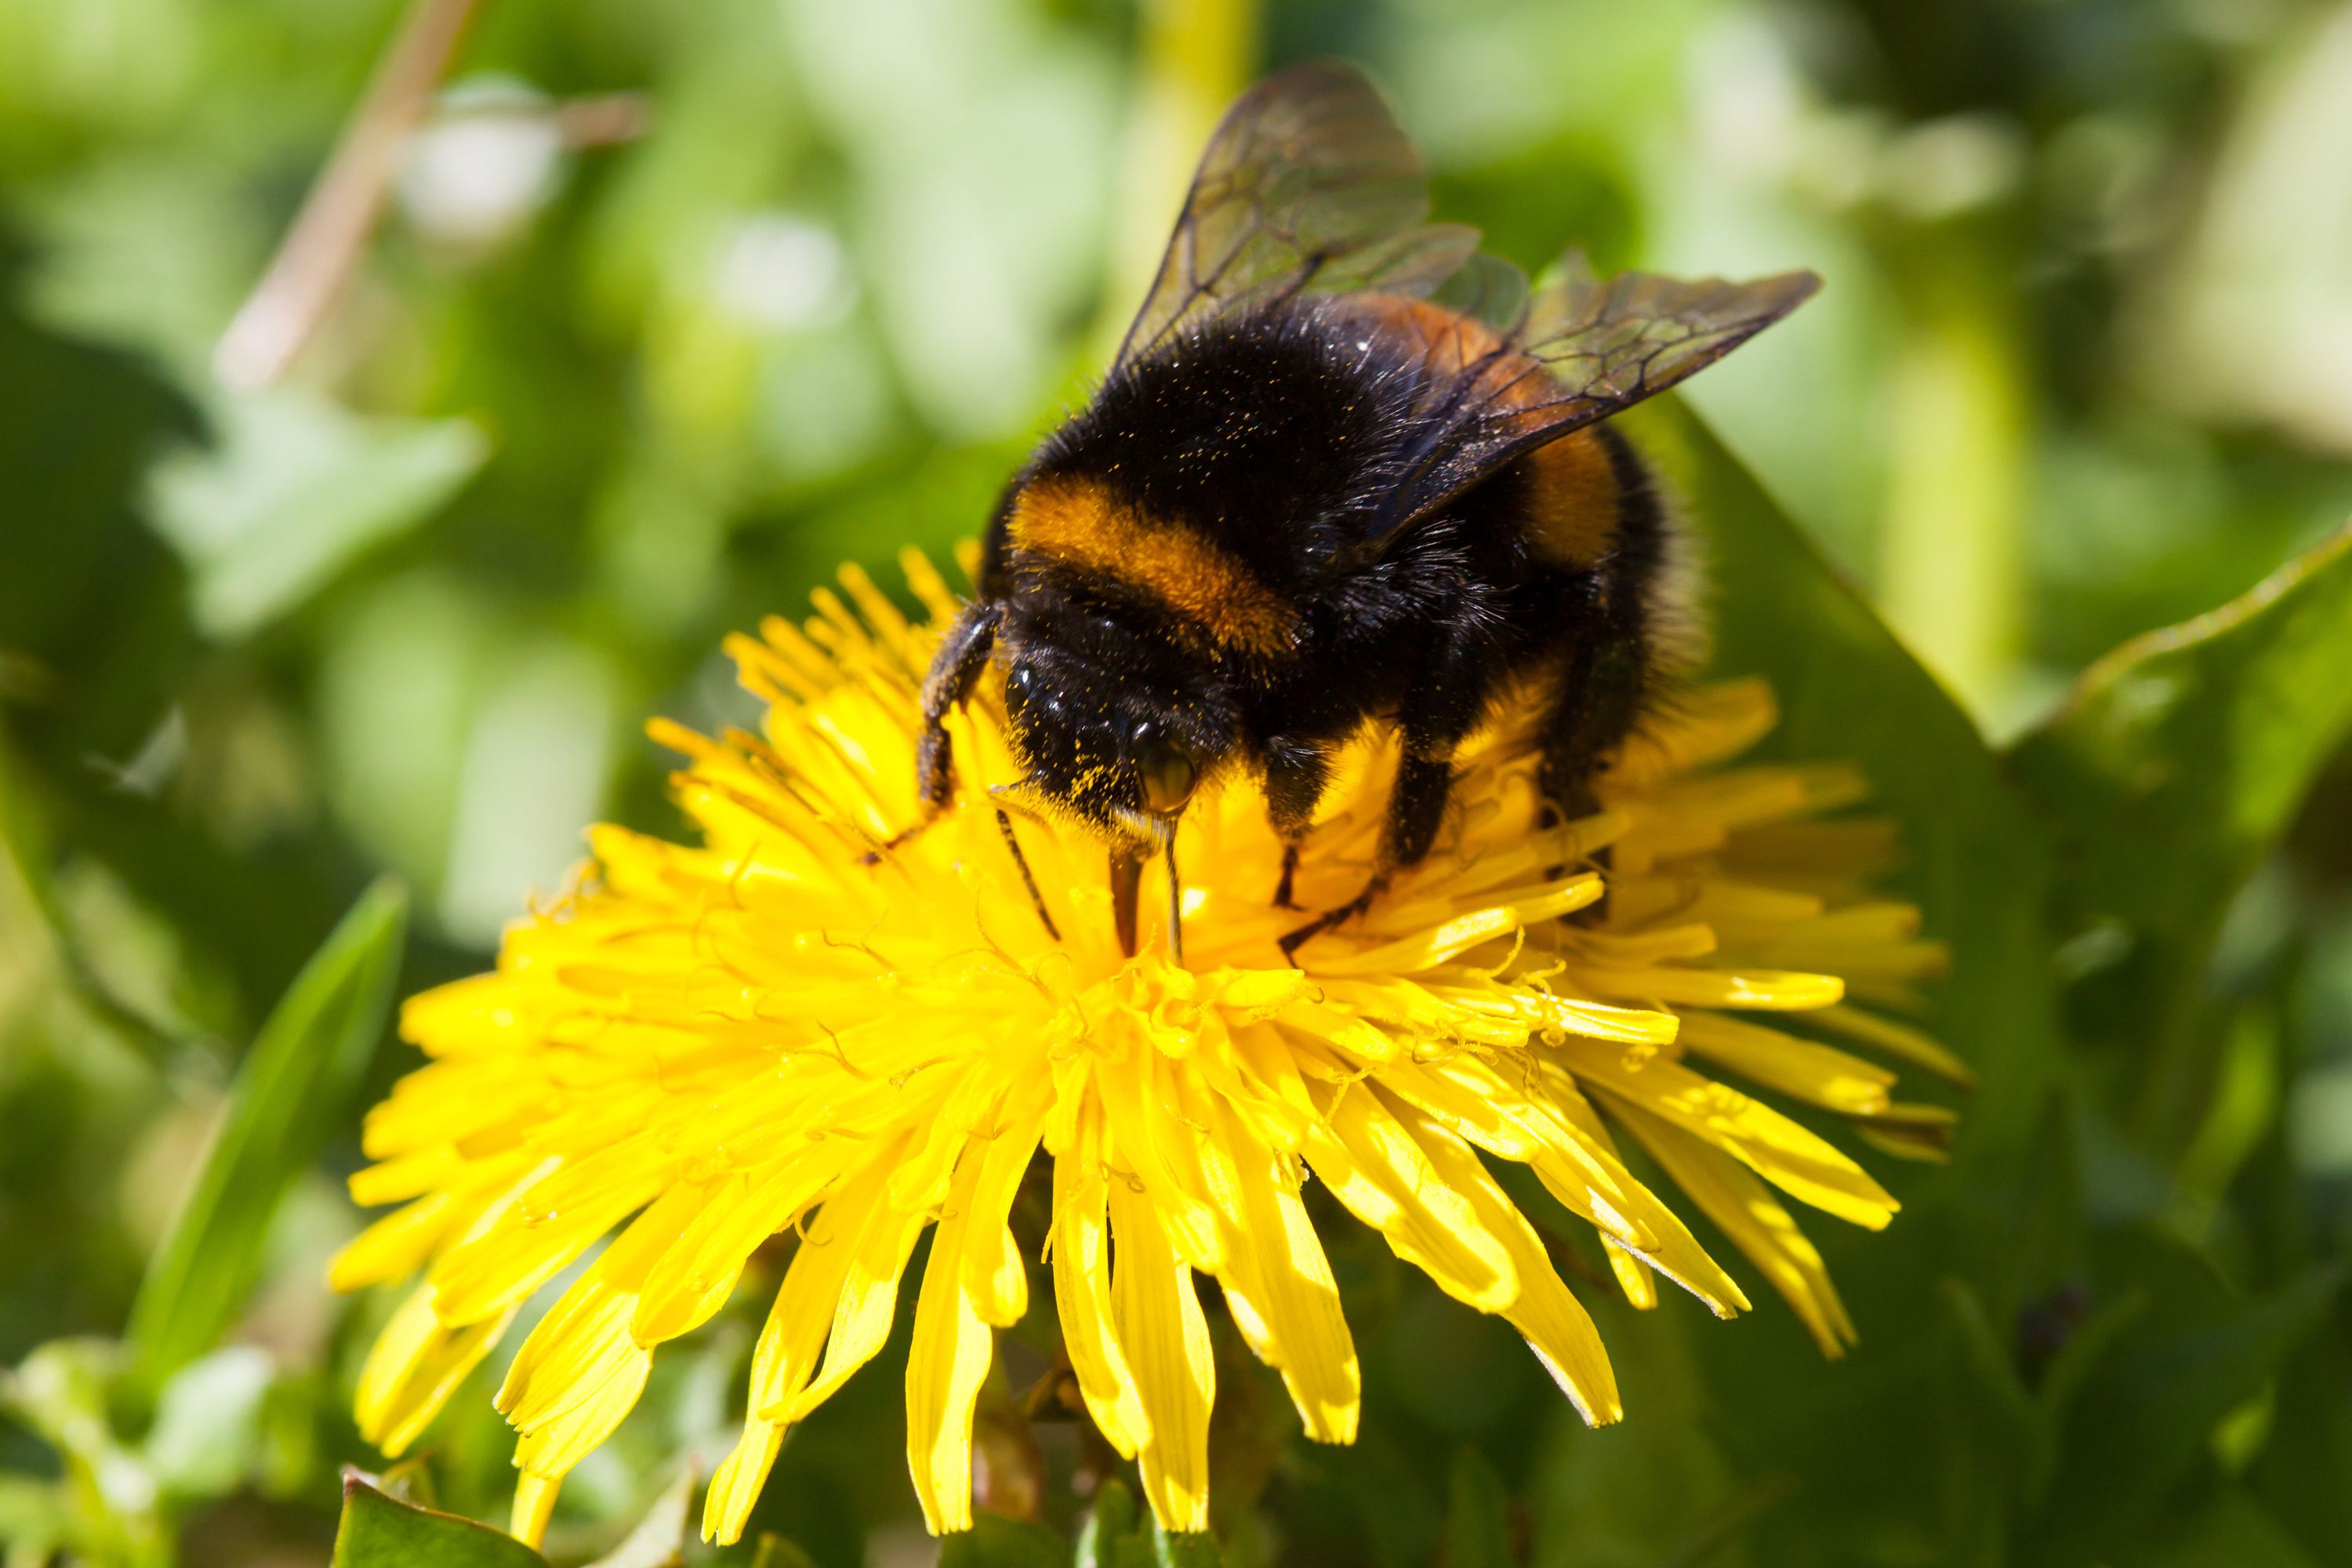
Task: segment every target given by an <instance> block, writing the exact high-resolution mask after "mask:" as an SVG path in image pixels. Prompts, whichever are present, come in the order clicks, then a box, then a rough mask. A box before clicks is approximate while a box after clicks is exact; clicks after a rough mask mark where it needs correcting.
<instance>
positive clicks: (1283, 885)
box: [1274, 838, 1298, 910]
mask: <svg viewBox="0 0 2352 1568" xmlns="http://www.w3.org/2000/svg"><path fill="white" fill-rule="evenodd" d="M1297 879H1298V840H1297V839H1296V838H1292V839H1287V840H1286V841H1285V842H1284V843H1283V846H1282V879H1281V880H1280V881H1278V882H1276V883H1275V885H1274V907H1275V908H1276V909H1277V910H1295V909H1297V907H1298V905H1297V902H1296V901H1295V900H1292V898H1291V896H1290V885H1291V883H1293V882H1294V881H1296V880H1297Z"/></svg>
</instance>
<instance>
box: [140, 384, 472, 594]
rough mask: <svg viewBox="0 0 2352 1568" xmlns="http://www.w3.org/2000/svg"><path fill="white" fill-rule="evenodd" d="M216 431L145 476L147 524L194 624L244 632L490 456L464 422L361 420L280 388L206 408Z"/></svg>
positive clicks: (413, 518)
mask: <svg viewBox="0 0 2352 1568" xmlns="http://www.w3.org/2000/svg"><path fill="white" fill-rule="evenodd" d="M215 413H216V414H217V415H218V416H219V419H220V422H221V426H222V431H223V437H222V441H221V444H220V445H219V446H218V447H215V448H212V449H209V450H202V451H189V452H185V453H182V454H180V455H178V456H176V457H173V458H168V459H166V460H165V461H164V462H163V463H161V464H159V465H158V466H157V468H156V469H155V473H154V504H153V508H152V511H153V516H154V521H155V526H156V528H157V530H158V531H161V532H162V533H163V536H164V537H165V538H166V539H168V540H170V541H171V542H172V543H173V546H174V547H176V548H177V549H178V550H179V552H180V553H181V555H182V556H183V557H184V558H185V559H186V561H187V563H188V565H189V567H190V568H191V570H192V572H193V574H194V583H193V584H191V587H192V590H193V593H192V598H193V608H194V614H195V619H196V623H197V625H198V626H202V627H203V628H204V629H205V631H207V632H209V633H211V634H212V635H214V636H215V637H241V636H243V635H245V634H246V633H248V632H251V631H253V630H255V629H257V627H259V626H263V625H264V624H266V623H267V622H268V621H270V620H271V619H273V618H275V617H276V616H278V615H279V614H281V613H282V612H284V611H286V610H288V609H290V608H292V607H293V606H294V605H298V604H299V603H300V602H301V601H302V600H303V599H305V598H307V597H308V596H309V595H310V594H311V593H312V592H313V591H314V590H316V589H317V588H319V587H320V585H321V584H324V583H325V582H326V581H327V579H328V578H330V577H331V576H332V575H333V574H335V573H336V572H337V571H339V570H341V568H342V566H344V565H345V564H346V563H348V562H350V561H351V560H352V558H353V557H354V556H356V555H358V554H359V553H360V552H362V551H364V550H366V549H367V548H368V547H369V546H371V545H373V544H375V543H377V542H380V541H382V540H384V539H386V538H389V537H391V536H392V535H394V534H396V533H399V532H401V531H404V530H406V529H408V528H411V527H414V526H415V524H417V523H419V522H421V521H424V520H425V518H427V517H429V516H431V515H432V514H433V513H434V512H436V511H437V510H440V509H441V507H443V506H444V505H446V503H447V502H448V500H450V498H451V497H453V496H454V495H456V494H457V491H458V489H460V488H462V487H463V486H464V485H465V483H466V481H467V479H471V478H472V477H473V476H474V473H475V471H476V470H477V469H478V468H480V467H481V466H482V464H483V462H484V461H485V460H486V459H487V458H488V456H489V442H488V438H487V437H484V436H483V434H482V432H481V430H480V429H479V428H478V427H477V426H475V425H473V424H472V423H471V422H469V421H467V420H464V419H388V418H362V417H361V416H358V415H355V414H352V413H351V412H349V411H348V410H345V409H343V408H341V407H339V406H338V405H334V404H332V403H330V402H328V401H327V400H325V399H323V398H320V397H317V396H315V395H310V394H307V393H301V392H294V391H278V392H272V393H268V394H264V395H259V396H256V397H251V398H244V399H236V400H233V401H229V402H226V403H225V404H224V405H221V406H220V407H219V408H217V409H216V410H215Z"/></svg>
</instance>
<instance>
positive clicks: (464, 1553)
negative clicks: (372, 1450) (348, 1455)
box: [332, 1470, 547, 1568]
mask: <svg viewBox="0 0 2352 1568" xmlns="http://www.w3.org/2000/svg"><path fill="white" fill-rule="evenodd" d="M427 1564H429V1565H430V1568H547V1559H546V1558H544V1557H541V1555H540V1554H539V1553H538V1552H533V1551H532V1550H531V1549H530V1547H528V1546H525V1545H524V1544H523V1543H522V1542H520V1541H517V1540H516V1539H515V1538H514V1537H513V1536H511V1535H509V1534H507V1533H506V1532H505V1531H498V1530H492V1529H491V1528H490V1527H489V1526H488V1525H487V1524H477V1523H475V1522H474V1521H472V1520H470V1519H460V1518H458V1517H457V1515H456V1514H454V1513H440V1512H436V1510H432V1509H429V1508H418V1507H416V1506H415V1504H414V1503H404V1502H400V1501H396V1500H394V1499H392V1498H389V1497H386V1496H385V1495H384V1494H383V1493H382V1492H380V1491H378V1490H376V1489H375V1488H373V1487H372V1486H370V1485H368V1484H367V1482H366V1481H365V1480H363V1479H361V1477H360V1475H359V1474H358V1472H356V1471H352V1470H346V1471H345V1472H344V1473H343V1519H342V1523H341V1527H340V1528H338V1529H337V1530H336V1531H335V1555H334V1560H333V1564H332V1568H426V1565H427Z"/></svg>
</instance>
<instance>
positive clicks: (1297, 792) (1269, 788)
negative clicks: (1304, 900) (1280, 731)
mask: <svg viewBox="0 0 2352 1568" xmlns="http://www.w3.org/2000/svg"><path fill="white" fill-rule="evenodd" d="M1330 776H1331V760H1330V758H1329V757H1328V756H1326V755H1325V754H1324V753H1323V751H1322V749H1321V748H1320V747H1318V746H1316V745H1313V744H1311V743H1310V742H1306V741H1299V740H1294V739H1292V738H1290V737H1288V736H1279V735H1278V736H1276V737H1275V738H1274V739H1273V740H1271V741H1268V742H1266V745H1265V805H1266V816H1268V817H1270V818H1271V819H1272V820H1273V823H1274V830H1275V832H1276V833H1277V834H1279V835H1281V837H1282V880H1281V881H1280V882H1278V883H1276V885H1275V889H1274V907H1275V908H1276V909H1278V910H1295V909H1297V907H1298V906H1297V904H1295V903H1293V902H1292V901H1291V884H1292V881H1293V880H1294V879H1296V878H1297V875H1298V841H1299V840H1300V839H1302V838H1304V837H1307V828H1308V826H1311V825H1312V824H1313V823H1314V821H1315V804H1316V802H1318V801H1319V800H1321V799H1322V798H1323V786H1324V784H1326V783H1327V782H1328V781H1329V779H1330Z"/></svg>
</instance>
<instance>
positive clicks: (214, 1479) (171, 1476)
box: [145, 1345, 276, 1497]
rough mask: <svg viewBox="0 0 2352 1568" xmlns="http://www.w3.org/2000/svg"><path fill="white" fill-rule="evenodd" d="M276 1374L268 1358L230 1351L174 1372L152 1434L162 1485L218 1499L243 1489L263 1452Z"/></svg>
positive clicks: (241, 1349)
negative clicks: (266, 1408) (265, 1414)
mask: <svg viewBox="0 0 2352 1568" xmlns="http://www.w3.org/2000/svg"><path fill="white" fill-rule="evenodd" d="M275 1373H276V1368H275V1367H274V1366H273V1365H272V1363H271V1362H270V1358H269V1352H267V1351H264V1350H261V1349H258V1348H257V1347H255V1346H253V1345H230V1346H228V1347H226V1349H223V1350H217V1351H215V1352H213V1353H212V1354H210V1355H208V1356H205V1357H202V1358H200V1359H199V1360H196V1361H193V1362H190V1363H188V1364H187V1365H186V1366H184V1367H182V1368H181V1369H180V1370H179V1371H178V1372H176V1373H173V1374H172V1377H171V1379H170V1381H169V1382H167V1383H165V1384H163V1394H162V1396H161V1398H160V1399H158V1400H157V1402H156V1408H155V1423H154V1425H153V1426H151V1427H149V1428H148V1431H147V1441H146V1444H145V1450H146V1458H147V1468H149V1469H150V1470H152V1472H153V1473H154V1476H155V1479H156V1482H157V1483H158V1484H159V1485H160V1486H162V1487H163V1489H164V1490H165V1491H167V1492H172V1493H174V1494H176V1495H178V1496H182V1497H218V1496H221V1495H223V1494H225V1493H226V1492H229V1491H232V1490H234V1489H236V1487H237V1486H238V1485H239V1484H240V1483H242V1482H243V1481H244V1480H245V1479H246V1477H247V1475H248V1474H249V1473H250V1472H251V1470H252V1468H253V1466H254V1462H255V1460H256V1458H257V1457H258V1455H259V1452H260V1447H261V1430H260V1428H261V1410H262V1401H263V1400H264V1399H265V1398H266V1397H267V1396H268V1393H269V1384H270V1379H271V1378H272V1376H273V1375H274V1374H275Z"/></svg>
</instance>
